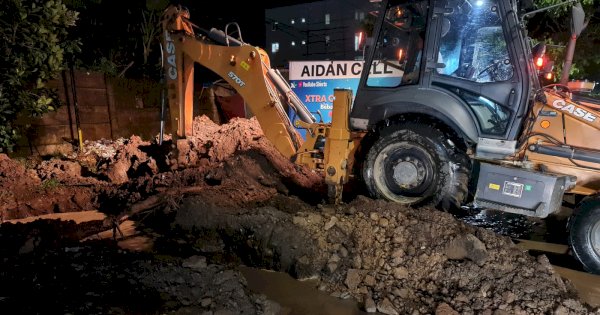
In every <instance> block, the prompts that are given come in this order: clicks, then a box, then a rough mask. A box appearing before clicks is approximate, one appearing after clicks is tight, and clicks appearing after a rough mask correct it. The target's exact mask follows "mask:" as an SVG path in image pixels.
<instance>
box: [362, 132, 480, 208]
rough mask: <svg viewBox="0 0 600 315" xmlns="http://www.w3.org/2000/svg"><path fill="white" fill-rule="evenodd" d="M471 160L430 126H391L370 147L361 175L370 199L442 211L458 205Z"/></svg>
mask: <svg viewBox="0 0 600 315" xmlns="http://www.w3.org/2000/svg"><path fill="white" fill-rule="evenodd" d="M469 173H470V162H469V159H468V157H467V156H466V154H464V153H463V152H461V151H460V150H459V149H458V148H456V146H454V144H453V143H452V141H450V140H449V139H448V137H446V136H444V134H443V133H442V132H441V131H440V130H439V129H437V128H436V127H434V126H431V125H427V126H426V125H422V124H417V123H405V124H402V125H398V126H395V127H394V129H392V130H390V131H388V132H385V130H384V132H382V136H381V138H380V139H379V140H377V141H376V142H375V143H374V144H373V146H372V147H371V149H370V150H369V152H368V154H367V157H366V161H365V163H364V165H363V170H362V176H363V180H364V182H365V186H366V187H367V190H368V191H369V193H370V194H371V196H373V197H374V198H384V199H387V200H390V201H394V202H398V203H402V204H406V205H410V206H423V205H433V206H436V207H438V208H441V209H443V210H451V209H455V208H457V207H460V206H461V204H462V202H463V201H464V199H465V197H466V196H467V190H468V187H467V184H468V180H469Z"/></svg>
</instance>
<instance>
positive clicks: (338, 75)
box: [289, 60, 402, 137]
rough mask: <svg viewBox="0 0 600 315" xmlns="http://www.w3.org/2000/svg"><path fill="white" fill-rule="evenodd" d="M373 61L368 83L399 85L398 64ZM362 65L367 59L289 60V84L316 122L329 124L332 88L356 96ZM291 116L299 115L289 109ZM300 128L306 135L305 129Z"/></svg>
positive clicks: (399, 73)
mask: <svg viewBox="0 0 600 315" xmlns="http://www.w3.org/2000/svg"><path fill="white" fill-rule="evenodd" d="M373 64H374V66H373V67H371V74H370V75H369V79H368V82H367V84H368V85H370V86H388V87H390V86H398V85H399V83H400V80H401V79H402V71H401V70H399V69H398V67H397V66H394V64H392V63H390V62H386V63H383V62H377V61H374V62H373ZM396 64H397V63H396ZM363 66H364V62H363V61H361V60H341V61H290V64H289V83H290V86H291V87H292V90H293V91H294V93H296V95H298V97H299V98H300V100H301V101H302V102H303V103H304V105H306V107H307V108H308V110H309V111H310V112H311V113H312V114H313V115H314V116H315V117H316V118H317V121H319V122H321V121H322V122H324V123H329V122H331V114H332V112H331V111H332V109H333V90H334V89H339V88H345V89H351V90H352V92H353V95H356V89H357V87H358V82H359V80H360V75H361V73H362V69H363ZM290 118H291V119H295V118H296V117H294V113H293V112H290ZM299 131H300V133H301V134H302V136H303V137H305V132H304V130H303V129H299Z"/></svg>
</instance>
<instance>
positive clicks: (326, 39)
mask: <svg viewBox="0 0 600 315" xmlns="http://www.w3.org/2000/svg"><path fill="white" fill-rule="evenodd" d="M325 45H329V35H326V36H325Z"/></svg>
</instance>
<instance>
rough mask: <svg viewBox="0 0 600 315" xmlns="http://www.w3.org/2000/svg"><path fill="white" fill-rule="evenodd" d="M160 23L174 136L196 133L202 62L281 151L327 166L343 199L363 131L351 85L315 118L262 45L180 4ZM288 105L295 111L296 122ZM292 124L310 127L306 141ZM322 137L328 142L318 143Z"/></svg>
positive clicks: (333, 191) (332, 193)
mask: <svg viewBox="0 0 600 315" xmlns="http://www.w3.org/2000/svg"><path fill="white" fill-rule="evenodd" d="M162 26H163V42H162V45H163V67H164V71H165V77H166V84H167V90H168V92H167V99H168V103H169V109H170V115H171V126H172V128H173V129H174V130H173V136H174V137H175V138H176V139H177V138H185V137H188V136H191V135H192V134H193V128H192V121H193V99H192V98H193V89H194V65H195V63H198V64H200V65H202V66H204V67H206V68H208V69H210V70H212V71H213V72H214V73H215V74H217V75H219V76H221V77H222V78H223V79H224V80H225V81H227V82H228V83H229V84H230V85H231V86H232V87H233V88H234V89H235V90H236V91H237V92H238V93H239V94H240V95H241V96H242V97H243V98H244V100H245V102H246V104H247V105H248V107H249V108H250V110H251V111H252V113H253V114H254V115H255V117H256V119H257V120H258V123H259V124H260V126H261V129H262V130H263V133H264V134H265V137H267V139H269V141H271V142H272V143H273V145H274V146H275V148H276V149H277V150H278V151H279V152H280V153H282V154H283V155H284V156H286V157H287V158H289V159H290V160H293V161H294V162H295V163H296V164H298V165H305V166H308V167H309V168H311V169H314V170H319V171H324V176H325V182H326V183H327V185H328V187H329V197H330V198H331V199H332V201H334V202H339V201H340V199H341V194H342V187H343V185H344V184H345V183H346V182H348V177H349V176H350V169H351V168H352V165H353V162H354V161H353V159H352V158H351V157H353V156H354V152H355V150H356V148H357V147H358V143H359V142H360V139H361V138H362V136H363V135H364V134H363V133H352V132H351V131H350V129H349V123H348V121H349V120H348V117H349V111H350V105H351V104H352V92H351V91H350V90H343V89H341V90H336V91H335V93H334V96H335V101H334V104H333V107H334V109H333V113H332V114H333V115H332V123H330V124H325V123H317V122H316V119H315V117H314V116H313V115H312V114H311V113H310V112H309V111H308V109H307V108H306V106H305V105H304V103H302V101H301V100H300V99H299V98H298V96H297V95H296V94H295V93H294V92H293V91H292V90H291V88H290V86H289V84H288V83H287V81H286V80H285V79H284V78H283V77H282V76H281V74H280V73H279V72H278V71H277V70H275V69H272V68H271V66H270V60H269V56H268V55H267V53H266V52H265V51H264V50H262V49H260V48H258V47H254V46H251V45H248V44H246V43H244V42H243V41H242V39H241V36H240V38H239V39H237V38H233V37H231V36H229V35H228V34H227V27H226V28H225V32H222V31H220V30H216V29H211V30H210V31H207V30H203V29H201V28H199V27H197V26H196V25H194V24H193V23H191V22H190V21H189V12H188V11H187V10H185V9H183V8H182V7H180V6H169V7H168V8H167V9H166V10H165V14H164V16H163V21H162ZM194 30H198V31H199V34H196V33H195V32H194ZM238 34H239V29H238ZM286 107H287V108H290V109H292V110H293V111H294V112H295V113H296V116H297V117H298V120H295V121H294V123H292V121H291V120H290V119H289V117H288V115H287V110H286ZM294 124H296V125H297V126H299V127H301V128H305V129H306V130H307V139H306V141H304V139H303V138H302V137H301V136H300V134H299V133H298V132H297V130H296V128H295V127H294ZM323 139H325V145H324V146H323V145H321V144H320V141H322V140H323Z"/></svg>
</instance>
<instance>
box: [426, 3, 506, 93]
mask: <svg viewBox="0 0 600 315" xmlns="http://www.w3.org/2000/svg"><path fill="white" fill-rule="evenodd" d="M461 3H462V4H460V5H456V6H453V7H452V8H450V10H449V11H448V13H446V14H445V15H444V17H443V21H442V34H441V39H440V50H439V54H438V63H440V64H444V67H442V68H439V69H438V71H437V72H438V73H440V74H443V75H447V76H452V77H456V78H461V79H466V80H470V81H475V82H480V83H486V82H500V81H507V80H510V79H511V78H512V76H513V65H512V62H511V60H510V56H509V54H508V49H507V44H506V38H505V36H504V33H503V31H502V20H501V18H500V16H499V15H498V3H497V1H496V0H481V1H476V2H468V1H464V2H461Z"/></svg>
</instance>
